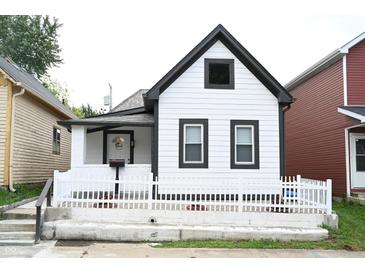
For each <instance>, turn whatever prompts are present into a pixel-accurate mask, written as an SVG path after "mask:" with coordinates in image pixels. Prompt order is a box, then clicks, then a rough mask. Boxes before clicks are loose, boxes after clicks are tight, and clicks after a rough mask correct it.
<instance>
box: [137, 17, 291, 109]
mask: <svg viewBox="0 0 365 274" xmlns="http://www.w3.org/2000/svg"><path fill="white" fill-rule="evenodd" d="M218 40H219V41H221V42H222V43H223V44H224V45H225V46H226V47H227V48H228V49H229V50H230V51H231V52H232V53H233V54H234V55H235V56H236V57H237V58H238V59H239V60H240V61H241V62H242V63H243V64H244V65H245V66H246V67H247V69H249V70H250V71H251V73H253V74H254V75H255V76H256V77H257V78H258V79H259V80H260V81H261V82H262V83H263V84H264V85H265V87H266V88H267V89H268V90H269V91H270V92H271V93H272V94H273V95H274V96H275V97H276V98H278V101H279V102H280V103H284V104H290V103H292V102H293V98H292V96H291V95H290V94H289V93H288V92H287V91H286V89H285V88H284V87H283V86H282V85H281V84H280V83H279V82H278V81H277V80H276V79H275V78H274V77H273V76H272V75H271V74H270V73H269V72H268V71H267V70H266V69H265V68H264V67H263V66H262V65H261V64H260V63H259V62H258V61H257V60H256V59H255V58H254V57H253V56H252V55H251V54H250V53H249V52H248V51H247V50H246V49H245V48H244V47H243V46H242V45H241V44H240V43H239V42H238V41H237V40H236V39H235V38H234V37H233V36H232V35H231V34H230V33H229V32H228V31H227V30H226V29H225V28H224V27H223V26H222V25H221V24H219V25H218V26H217V27H216V28H214V29H213V31H212V32H210V33H209V34H208V36H206V37H205V38H204V39H203V40H202V41H201V42H200V43H199V44H198V45H197V46H196V47H195V48H193V49H192V50H191V51H190V52H189V53H188V54H187V55H186V56H185V57H184V58H183V59H182V60H181V61H180V62H179V63H177V64H176V65H175V66H174V67H173V68H172V69H171V70H170V71H169V72H168V73H167V74H166V75H165V76H164V77H162V78H161V79H160V80H159V81H158V82H157V83H156V84H155V85H154V86H153V87H152V88H151V89H150V90H149V91H148V92H147V93H146V94H145V96H144V97H145V98H146V99H147V100H157V99H158V97H159V95H160V94H161V93H162V92H164V91H165V90H166V89H167V88H168V87H169V86H170V85H171V84H172V83H173V82H174V81H175V80H176V79H177V78H178V77H179V76H180V75H181V74H183V73H184V72H185V71H186V70H187V69H188V68H189V67H190V66H191V65H192V64H193V63H194V62H195V61H196V60H197V59H198V58H199V57H201V56H202V55H203V54H204V53H205V52H206V51H207V50H208V49H209V48H210V47H211V46H212V45H213V44H214V43H215V42H216V41H218Z"/></svg>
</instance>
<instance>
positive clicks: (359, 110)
mask: <svg viewBox="0 0 365 274" xmlns="http://www.w3.org/2000/svg"><path fill="white" fill-rule="evenodd" d="M337 110H338V112H340V113H342V114H345V115H347V116H349V117H352V118H354V119H357V120H360V121H361V123H363V122H365V106H342V107H339V108H338V109H337Z"/></svg>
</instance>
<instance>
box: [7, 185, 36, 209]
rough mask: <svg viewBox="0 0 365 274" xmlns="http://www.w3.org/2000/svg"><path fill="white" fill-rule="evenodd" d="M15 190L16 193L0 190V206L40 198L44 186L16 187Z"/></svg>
mask: <svg viewBox="0 0 365 274" xmlns="http://www.w3.org/2000/svg"><path fill="white" fill-rule="evenodd" d="M15 189H16V192H10V191H6V190H4V189H1V188H0V206H2V205H8V204H12V203H15V202H18V201H21V200H24V199H28V198H32V197H35V196H39V194H41V192H42V189H43V185H16V186H15Z"/></svg>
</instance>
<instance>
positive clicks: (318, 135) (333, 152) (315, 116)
mask: <svg viewBox="0 0 365 274" xmlns="http://www.w3.org/2000/svg"><path fill="white" fill-rule="evenodd" d="M291 94H292V95H293V96H294V98H295V99H296V101H295V102H294V104H292V107H291V109H290V110H289V111H287V112H286V121H285V125H286V129H285V133H286V173H287V175H296V174H301V175H302V177H306V178H314V179H321V180H324V179H326V178H331V179H333V193H334V195H336V196H342V195H343V194H345V193H346V162H345V132H344V128H345V127H348V126H351V125H355V124H358V121H357V120H355V119H352V118H348V117H346V116H345V115H343V114H341V113H338V112H337V107H339V106H342V105H343V103H344V93H343V78H342V60H340V61H338V62H336V63H335V64H333V65H331V66H330V67H328V68H327V69H325V70H324V71H322V72H320V73H319V74H317V75H315V76H313V77H312V78H310V79H309V80H307V81H306V82H304V83H302V84H301V85H299V86H298V87H296V88H295V89H293V90H292V91H291Z"/></svg>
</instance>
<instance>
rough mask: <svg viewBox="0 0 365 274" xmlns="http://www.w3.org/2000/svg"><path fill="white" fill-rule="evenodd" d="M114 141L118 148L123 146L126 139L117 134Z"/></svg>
mask: <svg viewBox="0 0 365 274" xmlns="http://www.w3.org/2000/svg"><path fill="white" fill-rule="evenodd" d="M112 142H113V143H114V144H115V147H116V148H122V147H123V144H124V142H125V140H124V138H123V137H122V136H117V137H115V138H114V139H113V141H112Z"/></svg>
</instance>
